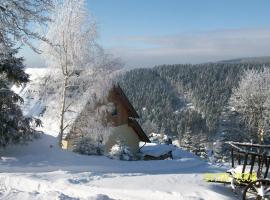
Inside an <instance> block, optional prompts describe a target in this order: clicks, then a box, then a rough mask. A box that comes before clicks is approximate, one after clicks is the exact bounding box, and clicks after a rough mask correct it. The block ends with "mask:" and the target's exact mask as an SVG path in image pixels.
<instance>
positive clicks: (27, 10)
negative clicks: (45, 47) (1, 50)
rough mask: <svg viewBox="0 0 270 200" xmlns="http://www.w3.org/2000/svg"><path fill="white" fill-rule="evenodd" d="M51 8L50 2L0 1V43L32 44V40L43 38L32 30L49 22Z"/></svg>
mask: <svg viewBox="0 0 270 200" xmlns="http://www.w3.org/2000/svg"><path fill="white" fill-rule="evenodd" d="M52 7H53V1H52V0H42V1H41V0H1V1H0V43H4V44H5V45H6V46H9V45H10V43H12V44H14V43H18V42H19V43H24V44H28V45H29V46H30V47H32V48H33V49H34V50H37V49H36V48H35V47H34V46H33V45H32V44H31V40H32V39H37V38H38V39H43V40H45V38H44V37H43V36H42V35H40V34H39V33H38V32H37V31H35V30H34V28H33V27H34V26H35V25H37V24H41V25H42V24H45V23H46V22H48V21H49V17H48V13H49V10H50V9H52Z"/></svg>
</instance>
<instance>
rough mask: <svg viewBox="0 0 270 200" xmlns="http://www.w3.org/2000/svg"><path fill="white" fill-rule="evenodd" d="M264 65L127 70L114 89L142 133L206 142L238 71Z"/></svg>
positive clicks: (218, 122) (212, 134)
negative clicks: (125, 101) (122, 96)
mask: <svg viewBox="0 0 270 200" xmlns="http://www.w3.org/2000/svg"><path fill="white" fill-rule="evenodd" d="M265 66H267V63H266V64H261V63H260V64H254V63H252V64H250V63H239V64H230V63H208V64H198V65H183V64H179V65H162V66H157V67H154V68H151V69H134V70H131V71H128V72H126V73H125V74H124V75H122V76H121V77H120V85H121V86H122V88H123V89H124V91H125V92H126V94H127V96H128V97H129V99H130V100H131V102H132V103H133V105H134V107H135V109H136V110H137V111H138V113H139V114H140V116H141V121H140V122H141V124H142V126H143V128H144V130H145V131H146V133H148V134H149V133H151V132H158V133H164V134H167V135H171V136H175V137H178V138H180V139H181V140H184V139H186V138H190V136H192V137H193V139H192V140H193V141H194V142H196V141H197V142H202V141H210V140H212V139H213V138H215V136H216V135H217V133H218V132H219V128H220V126H221V124H222V119H221V117H222V116H223V115H224V114H223V115H222V112H224V110H226V106H227V104H228V100H229V98H230V96H231V93H232V89H233V88H234V87H237V86H238V82H239V80H240V78H241V75H242V74H243V72H244V71H245V70H247V69H260V68H263V67H265ZM228 126H230V125H228Z"/></svg>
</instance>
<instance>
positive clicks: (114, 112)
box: [112, 104, 118, 116]
mask: <svg viewBox="0 0 270 200" xmlns="http://www.w3.org/2000/svg"><path fill="white" fill-rule="evenodd" d="M117 114H118V113H117V105H116V104H114V107H113V109H112V116H116V115H117Z"/></svg>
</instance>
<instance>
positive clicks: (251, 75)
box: [230, 68, 270, 143]
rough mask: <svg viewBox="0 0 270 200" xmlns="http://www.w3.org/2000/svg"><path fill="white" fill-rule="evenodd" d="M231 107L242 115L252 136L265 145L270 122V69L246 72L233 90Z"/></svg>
mask: <svg viewBox="0 0 270 200" xmlns="http://www.w3.org/2000/svg"><path fill="white" fill-rule="evenodd" d="M230 106H231V107H232V109H233V110H235V111H236V112H237V113H239V114H240V115H241V119H242V120H243V122H244V124H245V125H246V126H247V128H248V129H249V131H250V134H251V135H250V136H251V137H254V136H256V139H258V141H259V142H260V143H263V142H264V139H265V135H266V132H267V131H268V128H269V120H270V69H269V68H264V69H263V70H262V71H256V70H248V71H246V72H245V73H244V75H243V77H242V79H241V81H240V83H239V86H238V87H237V88H235V89H234V90H233V93H232V96H231V98H230ZM254 139H255V138H254Z"/></svg>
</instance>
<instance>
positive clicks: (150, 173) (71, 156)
mask: <svg viewBox="0 0 270 200" xmlns="http://www.w3.org/2000/svg"><path fill="white" fill-rule="evenodd" d="M0 153H1V155H2V157H1V160H0V170H1V172H3V173H1V174H0V199H12V200H14V199H44V200H45V199H59V200H62V199H100V200H102V199H105V200H106V199H122V200H140V199H147V200H149V199H150V200H151V199H155V200H159V199H162V200H164V199H166V200H167V199H168V200H170V199H172V200H174V199H177V200H179V199H207V200H208V199H210V200H211V199H212V200H216V199H234V195H233V194H232V193H231V191H230V189H229V188H227V187H224V186H223V185H217V184H211V183H206V182H205V181H204V180H203V174H204V173H209V172H218V171H219V170H218V169H216V168H215V167H212V166H209V165H208V164H207V163H206V162H205V161H202V160H200V159H199V158H197V157H195V156H193V157H190V156H189V154H186V153H184V152H183V154H182V157H181V158H180V159H178V160H162V161H118V160H111V159H109V158H106V157H103V156H83V155H79V154H75V153H72V152H68V151H64V150H61V149H59V148H58V147H57V140H56V138H55V137H53V136H51V135H44V136H43V137H42V138H41V139H39V140H35V141H33V142H31V143H29V145H26V146H10V147H7V148H6V149H5V150H2V151H1V152H0Z"/></svg>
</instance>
